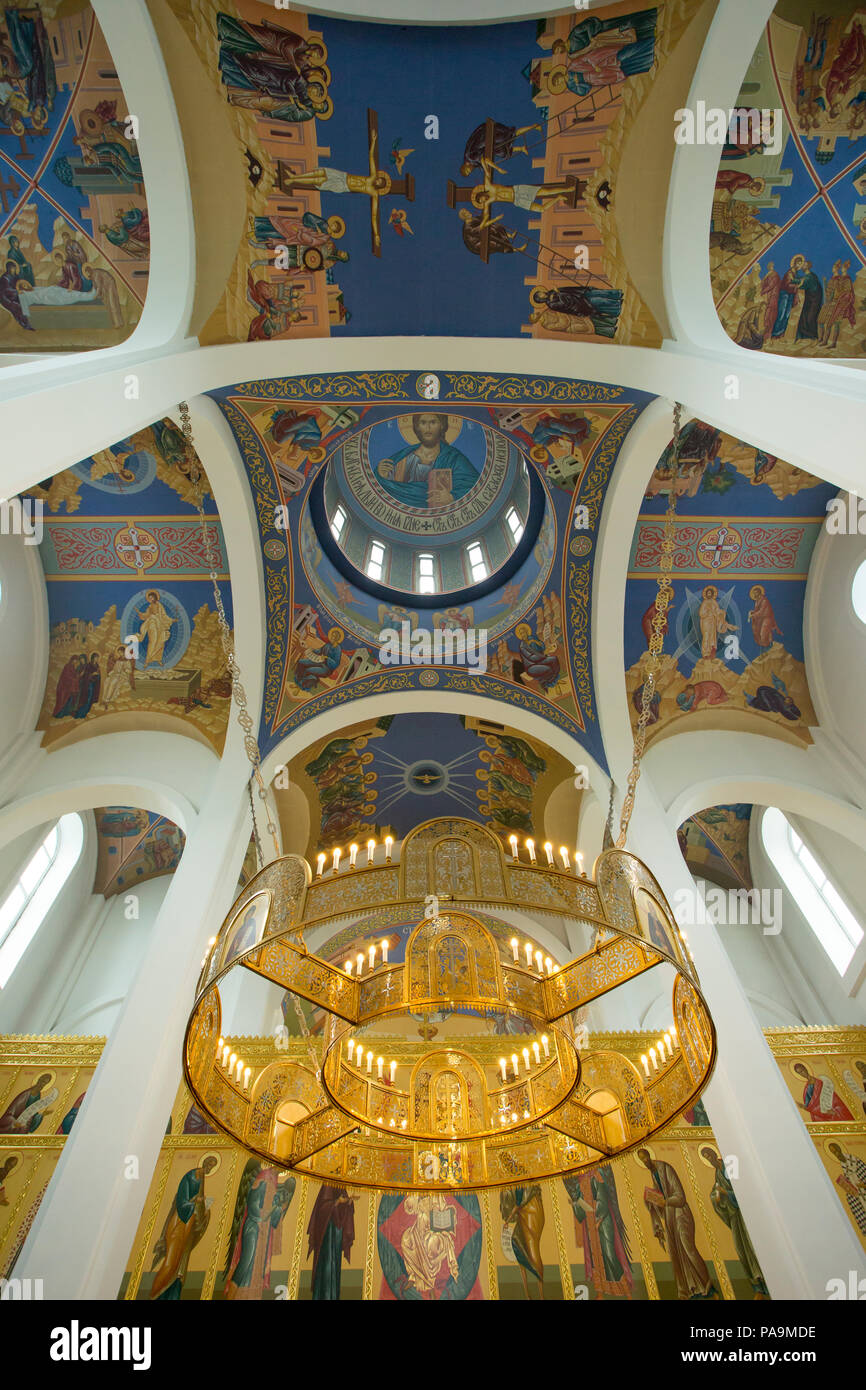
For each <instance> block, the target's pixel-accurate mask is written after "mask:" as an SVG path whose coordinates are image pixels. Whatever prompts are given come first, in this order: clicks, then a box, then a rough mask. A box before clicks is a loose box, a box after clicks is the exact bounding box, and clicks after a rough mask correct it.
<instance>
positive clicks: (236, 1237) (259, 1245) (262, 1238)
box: [223, 1158, 296, 1301]
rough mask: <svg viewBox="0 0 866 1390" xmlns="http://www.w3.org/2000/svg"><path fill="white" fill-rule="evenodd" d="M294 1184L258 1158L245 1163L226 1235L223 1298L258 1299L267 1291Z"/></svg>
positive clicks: (279, 1248)
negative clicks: (227, 1241)
mask: <svg viewBox="0 0 866 1390" xmlns="http://www.w3.org/2000/svg"><path fill="white" fill-rule="evenodd" d="M281 1178H282V1181H281ZM295 1183H296V1180H295V1177H294V1175H293V1174H292V1173H289V1174H288V1175H284V1174H281V1173H279V1172H278V1171H277V1169H276V1168H266V1167H265V1166H264V1164H263V1163H262V1162H261V1160H260V1159H258V1158H250V1159H248V1160H247V1163H246V1167H245V1168H244V1171H243V1174H242V1176H241V1180H240V1183H239V1184H238V1192H237V1199H236V1201H235V1211H234V1217H233V1218H232V1228H231V1233H230V1235H229V1243H228V1255H227V1258H226V1266H225V1291H224V1294H223V1297H224V1298H227V1299H234V1300H238V1301H241V1300H244V1301H249V1300H252V1299H261V1298H262V1296H263V1294H264V1293H265V1291H266V1290H267V1289H269V1288H270V1281H271V1262H272V1260H273V1257H274V1255H278V1254H279V1253H280V1251H281V1239H280V1234H281V1228H282V1224H283V1221H284V1220H285V1216H286V1212H287V1211H288V1209H289V1207H290V1205H291V1201H292V1197H293V1195H294V1191H295Z"/></svg>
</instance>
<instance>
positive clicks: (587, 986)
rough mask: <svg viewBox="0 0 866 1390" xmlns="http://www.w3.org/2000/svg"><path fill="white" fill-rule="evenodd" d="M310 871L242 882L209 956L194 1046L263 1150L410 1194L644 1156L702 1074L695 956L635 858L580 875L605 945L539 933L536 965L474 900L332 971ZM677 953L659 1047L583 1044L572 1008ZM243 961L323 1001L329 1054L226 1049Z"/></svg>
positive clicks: (711, 1034)
mask: <svg viewBox="0 0 866 1390" xmlns="http://www.w3.org/2000/svg"><path fill="white" fill-rule="evenodd" d="M371 872H375V871H371ZM299 873H300V865H299V861H298V860H297V859H280V860H276V861H274V862H273V863H271V864H269V865H268V866H267V867H266V868H265V869H263V870H261V872H260V873H258V874H257V875H256V876H255V878H253V879H252V880H251V882H250V883H249V884H248V885H247V886H246V888H245V889H244V891H243V893H242V894H241V896H240V898H239V899H238V901H237V902H236V903H235V905H234V907H233V908H232V910H231V912H230V913H229V915H228V917H227V918H226V920H225V922H224V923H223V926H222V928H221V929H220V932H219V934H218V936H217V937H216V938H215V940H214V942H213V944H212V946H211V948H210V951H209V954H208V956H207V958H206V960H205V962H204V965H203V968H202V973H201V976H200V979H199V985H198V989H197V994H196V1000H195V1004H194V1007H193V1010H192V1013H191V1015H190V1019H189V1022H188V1025H187V1031H186V1037H185V1041H184V1073H185V1077H186V1081H187V1085H188V1086H189V1088H190V1090H191V1092H192V1094H193V1096H194V1098H195V1102H196V1105H197V1106H198V1108H199V1109H200V1111H201V1112H202V1114H203V1115H205V1116H206V1117H207V1118H208V1119H209V1120H210V1121H211V1123H212V1124H213V1125H215V1126H216V1127H217V1128H218V1129H220V1130H222V1131H223V1132H224V1133H226V1134H228V1135H229V1136H230V1137H231V1138H232V1139H234V1140H235V1141H236V1142H237V1143H238V1144H240V1145H241V1146H242V1147H243V1148H245V1149H247V1150H248V1151H250V1152H251V1153H254V1154H257V1155H258V1156H259V1157H261V1158H263V1159H265V1160H266V1161H267V1162H269V1163H271V1164H274V1165H276V1166H278V1167H283V1168H290V1169H295V1170H297V1171H298V1172H301V1173H305V1174H308V1175H310V1176H312V1177H316V1178H319V1179H321V1180H323V1181H327V1182H332V1183H340V1184H349V1185H351V1186H354V1187H375V1188H386V1189H397V1190H401V1191H406V1190H420V1191H431V1190H441V1189H442V1188H445V1187H463V1188H467V1189H470V1188H487V1187H498V1186H506V1185H511V1184H513V1183H515V1182H521V1183H522V1182H527V1181H538V1180H540V1179H543V1178H551V1177H555V1176H562V1175H565V1174H568V1173H575V1172H579V1171H581V1170H582V1169H585V1168H589V1167H592V1166H593V1165H594V1164H597V1163H599V1162H602V1161H604V1160H605V1159H608V1158H611V1157H613V1156H615V1155H616V1154H620V1153H623V1152H626V1151H627V1150H629V1149H634V1148H635V1147H637V1146H638V1145H639V1144H640V1143H641V1142H643V1141H645V1140H647V1139H648V1138H649V1137H650V1136H651V1135H653V1134H656V1133H657V1132H658V1131H659V1130H662V1129H664V1127H665V1126H666V1125H668V1124H670V1123H671V1121H672V1120H674V1119H675V1118H676V1116H677V1115H679V1114H680V1113H681V1112H682V1111H683V1110H685V1109H687V1108H688V1107H689V1106H690V1105H693V1104H694V1102H695V1100H696V1099H697V1097H698V1096H699V1095H700V1093H701V1091H702V1090H703V1089H704V1087H705V1086H706V1084H707V1082H708V1080H709V1078H710V1076H711V1074H712V1071H713V1067H714V1065H715V1055H716V1042H715V1029H714V1026H713V1021H712V1018H711V1017H710V1013H709V1010H708V1008H707V1005H706V1003H705V1001H704V998H703V995H702V993H701V990H700V986H699V983H698V979H697V974H696V972H695V967H694V963H693V962H692V960H691V956H690V954H689V952H688V949H687V947H686V944H685V941H684V939H683V937H682V935H681V933H680V930H679V928H678V926H677V923H676V921H675V919H674V916H673V914H672V912H671V911H670V908H669V907H668V904H667V902H666V900H665V898H664V895H663V894H662V892H661V889H660V888H659V886H658V884H657V883H656V881H655V879H654V877H653V875H652V874H651V873H650V872H649V870H648V869H647V868H646V866H645V865H644V864H643V863H641V861H640V860H639V859H637V858H635V857H634V856H633V855H631V854H629V853H627V852H626V851H624V850H620V849H609V850H606V851H605V852H604V853H603V854H601V855H600V856H599V858H598V860H597V861H596V865H595V883H594V885H593V884H591V883H590V882H589V881H588V880H583V882H585V883H586V884H587V887H588V888H593V887H594V890H595V896H596V900H597V903H598V909H597V912H596V913H593V914H583V915H582V920H583V921H584V922H585V924H586V925H587V926H588V927H589V928H590V929H593V930H594V934H595V939H594V943H593V947H592V949H591V950H589V951H588V952H586V954H584V955H582V956H580V957H579V958H577V959H576V960H573V961H570V962H569V963H568V964H566V965H562V966H559V965H554V964H553V963H552V962H551V961H549V960H546V961H545V960H543V959H542V958H541V955H540V953H537V952H536V953H535V954H534V955H533V954H531V953H530V950H529V946H528V945H527V954H526V958H525V959H524V956H523V953H522V950H521V948H520V943H519V942H518V941H517V940H516V939H515V940H514V941H513V942H511V943H510V944H508V945H506V946H503V944H502V943H500V942H497V940H496V939H495V938H494V936H493V935H492V934H491V933H490V932H489V931H488V930H487V928H486V927H485V926H483V925H482V923H481V922H479V921H478V920H477V919H476V918H475V917H473V916H471V915H470V914H469V913H467V912H465V911H462V910H454V911H450V910H441V911H440V912H439V914H438V915H437V916H434V917H425V918H423V919H422V920H421V921H420V922H419V923H418V925H417V926H416V927H415V929H414V930H413V931H412V933H411V935H410V937H409V939H408V942H407V945H406V952H405V959H404V960H403V961H401V962H390V961H389V960H388V951H387V949H385V950H383V951H382V952H381V956H382V958H381V960H380V961H379V962H378V964H377V963H376V960H375V956H376V948H375V947H373V948H371V952H370V959H369V961H368V960H367V959H366V958H365V957H364V956H361V957H359V958H358V960H357V964H355V963H354V962H352V961H347V962H345V964H344V965H342V966H339V965H335V964H332V963H331V962H329V961H326V960H323V959H321V958H320V957H319V956H317V955H315V954H313V953H312V952H310V951H308V950H307V948H306V946H305V944H304V941H303V938H302V935H301V928H300V926H299V925H296V924H294V917H295V903H296V901H297V898H298V894H299V891H300V886H301V885H299V883H298V882H297V879H298V875H299ZM664 964H667V965H668V966H671V967H673V970H674V972H675V974H674V982H673V998H672V1014H673V1026H672V1027H671V1029H670V1030H669V1033H668V1034H666V1035H665V1039H666V1043H665V1042H662V1044H661V1046H660V1047H659V1048H658V1051H656V1050H655V1049H650V1052H651V1058H646V1057H644V1058H642V1059H641V1063H642V1065H641V1067H638V1066H635V1064H634V1063H633V1062H631V1061H630V1060H629V1059H628V1058H627V1057H625V1056H624V1055H623V1054H621V1053H618V1052H612V1051H609V1050H598V1051H594V1050H592V1049H591V1048H590V1047H589V1046H587V1045H586V1039H585V1038H584V1037H583V1036H582V1033H581V1030H580V1029H577V1028H576V1027H575V1024H574V1021H573V1015H574V1013H575V1011H576V1010H578V1009H580V1008H581V1007H583V1006H584V1005H586V1004H588V1003H590V1002H591V1001H592V1000H594V999H598V998H599V997H600V996H601V995H603V994H606V993H608V992H609V991H611V990H614V989H617V988H619V987H621V986H623V985H625V984H626V983H627V982H628V981H630V980H633V979H636V978H637V977H638V976H639V975H642V974H644V973H645V972H646V971H648V970H652V969H654V968H656V967H658V966H660V965H664ZM238 969H240V970H245V971H248V972H252V973H253V974H255V975H258V976H259V977H262V978H264V979H265V980H268V981H270V982H272V983H274V984H276V985H279V986H280V987H281V988H282V989H284V990H286V991H288V992H289V993H290V994H291V995H295V996H297V999H300V1000H306V1001H307V1002H308V1004H311V1005H313V1006H314V1007H315V1008H316V1009H319V1010H321V1011H322V1013H323V1015H324V1028H323V1031H322V1034H321V1055H318V1054H317V1053H316V1052H315V1050H314V1048H313V1047H312V1046H311V1049H310V1050H311V1053H312V1054H313V1056H312V1060H311V1061H310V1062H309V1063H308V1062H306V1061H297V1060H293V1059H289V1058H288V1057H285V1056H283V1055H280V1054H279V1050H277V1055H276V1057H275V1060H274V1061H272V1062H268V1063H267V1064H266V1065H264V1066H263V1067H261V1069H258V1070H257V1073H256V1074H255V1075H253V1074H252V1069H251V1068H250V1067H244V1064H243V1060H242V1059H239V1058H237V1057H236V1056H235V1055H234V1054H230V1048H229V1045H228V1044H226V1043H225V1042H224V1041H223V1038H222V1008H221V998H220V986H221V984H222V982H223V980H224V979H225V978H226V977H227V975H228V974H229V973H230V972H231V971H234V970H238ZM359 972H360V973H359ZM365 972H366V973H365ZM297 999H296V1001H295V1002H297ZM298 1012H299V1011H298ZM455 1014H456V1015H458V1016H463V1015H469V1016H475V1017H477V1016H478V1015H481V1016H482V1017H483V1016H485V1015H486V1016H490V1015H492V1014H498V1015H502V1014H504V1015H507V1016H509V1017H510V1018H511V1020H512V1022H513V1023H514V1026H515V1027H516V1028H517V1030H518V1031H517V1032H511V1033H509V1035H508V1036H507V1038H505V1039H503V1042H502V1046H503V1048H504V1049H506V1055H504V1056H502V1057H499V1058H498V1059H497V1058H495V1057H493V1056H492V1054H491V1051H490V1045H489V1039H488V1038H483V1035H481V1034H475V1035H473V1034H472V1033H471V1031H470V1032H469V1033H468V1034H467V1033H464V1034H462V1035H461V1037H460V1039H459V1041H455V1042H454V1045H453V1046H452V1045H450V1043H449V1041H448V1039H447V1038H445V1039H439V1038H438V1027H437V1025H438V1024H440V1023H441V1021H442V1019H443V1018H444V1017H451V1016H453V1015H455ZM415 1024H417V1025H418V1028H417V1034H416V1038H415V1041H413V1043H412V1046H411V1047H407V1046H406V1044H407V1042H408V1040H409V1034H408V1033H407V1032H406V1031H405V1029H406V1028H407V1026H414V1025H415ZM401 1028H402V1029H403V1031H402V1032H401V1031H400V1030H401ZM386 1029H387V1031H386ZM520 1029H522V1030H523V1033H522V1034H521V1033H520V1031H519V1030H520ZM418 1034H420V1036H421V1037H422V1038H424V1039H425V1046H424V1047H423V1048H421V1049H420V1052H419V1047H418V1043H417V1035H418ZM434 1038H435V1039H436V1041H435V1042H434ZM482 1041H483V1043H484V1044H485V1045H484V1046H481V1045H480V1044H481V1043H482ZM511 1048H514V1049H515V1050H514V1051H510V1049H511ZM401 1053H402V1055H401Z"/></svg>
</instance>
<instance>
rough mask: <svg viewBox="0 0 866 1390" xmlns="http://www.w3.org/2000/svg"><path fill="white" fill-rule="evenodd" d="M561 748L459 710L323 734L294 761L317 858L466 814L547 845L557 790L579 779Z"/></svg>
mask: <svg viewBox="0 0 866 1390" xmlns="http://www.w3.org/2000/svg"><path fill="white" fill-rule="evenodd" d="M573 775H574V774H573V767H572V765H571V764H570V763H568V762H566V760H565V759H564V758H562V757H561V756H560V755H559V754H558V753H555V752H554V751H553V750H552V749H550V748H548V747H546V746H543V745H541V744H540V743H539V742H538V741H537V740H535V739H528V738H526V737H525V736H523V735H522V734H518V733H516V732H515V731H514V730H512V729H508V728H504V727H502V726H501V725H493V724H491V723H489V722H487V721H485V722H481V721H479V720H477V719H473V718H467V717H466V716H464V715H457V714H435V713H423V714H422V713H413V714H396V715H390V716H385V717H384V718H381V719H377V720H371V721H368V722H367V723H361V724H354V725H352V726H351V727H350V728H347V729H342V730H341V731H340V732H339V734H336V735H334V736H332V737H329V738H325V739H320V740H319V741H318V742H317V743H316V744H314V745H313V746H312V747H311V748H310V749H308V750H307V751H306V752H304V753H302V754H299V755H298V757H297V758H295V759H293V761H292V763H291V764H290V766H289V777H290V781H291V782H292V783H293V784H295V785H297V786H299V787H300V788H301V790H302V792H303V793H304V795H305V797H306V798H307V801H308V803H309V806H310V838H309V842H308V846H307V855H308V858H309V859H310V862H312V861H313V859H314V857H315V855H316V854H317V853H318V852H319V851H320V850H324V852H325V853H326V854H327V853H328V852H329V851H330V850H331V849H333V848H334V847H335V846H337V845H340V846H342V845H345V844H348V843H349V842H350V841H352V840H354V841H356V842H357V843H358V844H359V845H360V846H361V854H362V858H363V853H364V849H363V846H364V845H365V843H366V841H367V840H368V839H369V838H371V837H372V838H374V839H376V840H377V841H381V840H382V838H383V836H384V835H385V834H388V833H390V834H392V835H393V836H394V838H395V840H401V839H402V838H403V837H404V836H405V835H406V834H408V832H409V831H410V830H413V829H414V828H415V827H416V826H418V825H421V824H423V823H424V822H425V821H428V820H433V819H436V818H438V817H441V816H444V817H449V816H458V817H462V818H463V819H466V820H474V821H478V822H480V823H481V824H483V825H487V826H489V827H490V828H491V829H493V830H494V831H496V833H497V834H499V835H500V837H501V838H502V839H503V841H505V840H507V838H508V835H509V834H511V833H516V834H517V835H518V836H519V838H520V840H521V843H522V842H523V839H524V837H525V836H527V835H534V836H536V838H537V839H538V840H539V842H540V841H541V839H543V828H544V808H545V805H546V802H547V799H548V797H549V796H550V795H551V793H552V792H553V791H554V790H555V788H556V787H558V786H559V785H560V784H561V783H562V782H563V781H565V780H573Z"/></svg>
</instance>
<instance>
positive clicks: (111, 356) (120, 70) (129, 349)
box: [0, 0, 195, 477]
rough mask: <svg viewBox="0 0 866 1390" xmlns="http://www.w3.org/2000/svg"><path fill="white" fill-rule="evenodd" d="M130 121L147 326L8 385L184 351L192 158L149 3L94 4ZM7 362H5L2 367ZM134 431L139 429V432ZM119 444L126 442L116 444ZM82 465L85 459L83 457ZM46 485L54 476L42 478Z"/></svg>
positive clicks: (20, 364)
mask: <svg viewBox="0 0 866 1390" xmlns="http://www.w3.org/2000/svg"><path fill="white" fill-rule="evenodd" d="M91 2H92V5H93V10H94V13H95V15H96V18H97V20H98V22H99V26H100V28H101V29H102V32H103V34H104V36H105V41H106V43H107V44H108V49H109V52H110V53H111V58H112V62H113V63H114V66H115V68H116V70H117V75H118V78H119V79H120V85H121V87H122V89H123V95H124V97H125V99H126V102H127V105H128V108H129V112H130V114H131V115H135V116H138V118H139V136H138V141H137V143H138V150H139V155H140V157H141V167H142V174H143V181H144V187H145V193H146V196H147V210H148V216H149V219H150V274H149V277H148V287H147V294H146V296H145V301H144V306H143V308H142V311H141V318H140V319H139V321H138V323H137V324H136V326H135V328H134V330H133V332H132V333H131V334H130V336H129V337H128V338H127V339H126V341H125V342H123V343H119V344H118V345H117V346H116V347H113V348H99V349H96V350H95V351H93V352H87V351H83V352H80V353H50V354H47V355H40V356H39V357H38V358H37V359H36V360H33V359H23V360H22V359H21V358H19V357H17V356H14V357H13V356H12V355H10V357H9V358H7V360H11V361H13V362H14V365H11V366H7V367H6V368H5V371H4V372H3V376H4V378H5V377H7V375H8V377H9V378H10V379H13V378H17V379H19V380H20V381H21V382H25V383H26V382H28V381H31V380H33V379H34V378H38V379H48V380H52V379H54V378H55V377H57V376H58V375H60V374H67V373H70V374H71V375H72V376H73V377H74V376H76V375H78V374H79V373H81V374H83V375H84V376H89V375H90V374H91V373H92V372H93V370H94V368H96V369H97V370H99V369H100V368H103V369H104V368H105V366H106V365H109V366H110V365H111V364H112V363H113V362H114V361H116V360H117V359H118V358H120V359H126V358H129V357H130V356H138V355H140V354H142V353H148V352H153V351H162V350H164V349H165V348H167V347H168V348H172V347H177V346H179V345H180V344H181V343H182V342H183V341H184V339H185V336H186V331H187V326H188V324H189V320H190V314H191V311H192V302H193V295H194V292H195V224H194V222H193V212H192V199H191V197H190V190H189V178H188V175H187V167H186V151H185V149H184V144H183V137H182V135H181V130H180V122H179V121H178V117H177V109H176V107H175V103H174V96H173V94H172V90H171V83H170V82H169V78H168V72H167V70H166V67H165V63H164V61H163V57H162V50H161V49H160V46H159V41H158V40H157V37H156V32H155V30H154V27H153V24H152V22H151V19H150V15H149V14H148V10H147V4H146V0H124V3H123V4H118V3H117V0H91ZM3 362H4V357H3V356H2V355H0V367H2V365H3ZM133 428H136V427H135V426H134V427H133ZM116 437H117V438H118V439H119V438H122V435H117V436H116ZM83 457H86V455H84V456H83ZM42 476H43V477H47V476H48V475H47V474H43V475H42Z"/></svg>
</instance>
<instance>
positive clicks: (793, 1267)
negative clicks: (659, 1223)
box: [627, 773, 866, 1299]
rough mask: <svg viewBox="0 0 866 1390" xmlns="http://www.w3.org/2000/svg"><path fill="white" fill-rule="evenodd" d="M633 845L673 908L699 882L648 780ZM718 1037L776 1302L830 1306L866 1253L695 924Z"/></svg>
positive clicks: (712, 942)
mask: <svg viewBox="0 0 866 1390" xmlns="http://www.w3.org/2000/svg"><path fill="white" fill-rule="evenodd" d="M627 848H628V849H629V850H631V852H632V853H634V854H636V855H638V856H639V858H641V859H643V860H644V862H645V863H646V865H647V867H648V868H650V869H651V870H652V872H653V873H654V874H655V876H656V878H657V879H658V881H659V884H660V885H661V887H662V889H663V890H664V892H665V894H666V896H667V898H668V901H669V903H670V905H671V907H672V908H673V907H674V905H675V901H676V896H675V895H676V893H677V890H679V889H686V890H688V891H689V892H690V893H691V894H693V895H694V893H695V892H696V889H695V885H694V882H693V879H692V876H691V874H690V873H689V871H688V869H687V867H686V864H685V861H684V860H683V857H682V853H681V851H680V848H679V845H678V843H677V839H676V834H675V831H674V830H673V829H672V828H671V826H670V825H669V823H668V819H667V816H666V814H665V811H664V808H663V807H662V805H661V803H660V802H659V801H658V799H657V798H656V795H655V792H654V790H653V788H652V785H651V783H650V781H649V778H648V777H647V776H646V773H644V775H643V776H642V777H641V780H640V783H639V788H638V793H637V801H636V805H635V812H634V815H633V816H632V820H631V825H630V827H629V836H628V845H627ZM685 930H686V933H687V935H688V939H689V946H690V947H691V950H692V952H693V955H694V959H695V964H696V965H697V968H698V974H699V976H700V981H701V988H702V990H703V992H704V994H705V996H706V999H707V1002H708V1004H709V1006H710V1012H711V1013H712V1015H713V1020H714V1022H715V1025H716V1031H717V1034H718V1062H717V1064H716V1070H715V1073H714V1076H713V1079H712V1081H711V1083H710V1085H709V1087H708V1088H707V1091H706V1104H707V1112H708V1114H709V1116H710V1119H711V1121H712V1125H713V1129H714V1131H715V1135H716V1138H717V1140H718V1142H719V1148H720V1151H721V1153H722V1155H723V1157H727V1156H729V1155H734V1156H736V1159H737V1165H738V1169H739V1173H738V1176H737V1177H736V1178H734V1177H733V1174H732V1175H731V1176H732V1180H733V1183H734V1188H735V1189H736V1193H737V1198H738V1200H739V1202H740V1205H741V1207H742V1209H743V1214H744V1216H745V1218H746V1224H747V1226H748V1228H749V1234H750V1236H751V1237H752V1241H753V1244H754V1247H755V1252H756V1254H757V1256H758V1259H759V1260H760V1263H761V1268H762V1269H763V1272H764V1277H765V1279H766V1280H767V1285H768V1287H769V1290H770V1294H771V1296H772V1297H773V1298H774V1299H778V1298H798V1299H825V1298H826V1297H827V1281H828V1280H829V1279H837V1278H842V1279H844V1280H846V1282H847V1279H848V1275H849V1271H850V1270H852V1269H853V1270H856V1271H857V1275H858V1278H862V1277H863V1276H864V1275H866V1252H864V1250H863V1247H862V1246H861V1244H860V1242H859V1240H858V1239H857V1236H856V1235H855V1233H854V1228H853V1226H852V1225H851V1222H850V1221H849V1218H848V1214H847V1212H846V1211H845V1209H844V1207H843V1205H842V1203H841V1201H840V1200H839V1197H838V1196H837V1193H836V1191H835V1189H834V1186H833V1183H832V1181H831V1179H830V1177H829V1176H828V1174H827V1171H826V1169H825V1168H824V1165H823V1163H822V1162H821V1159H820V1157H819V1155H818V1152H817V1149H816V1147H815V1144H814V1141H813V1140H812V1138H811V1136H810V1134H809V1132H808V1130H807V1128H806V1126H805V1124H804V1123H803V1121H802V1119H801V1118H800V1114H799V1112H798V1110H797V1106H796V1104H795V1102H794V1100H793V1097H792V1096H791V1093H790V1091H789V1090H788V1087H787V1085H786V1083H785V1080H784V1077H783V1076H782V1073H781V1071H780V1069H779V1066H778V1064H777V1062H776V1061H775V1059H774V1058H773V1055H772V1053H771V1052H770V1049H769V1047H768V1045H767V1042H766V1039H765V1038H764V1035H763V1032H762V1030H761V1026H760V1024H759V1023H758V1020H757V1019H756V1017H755V1015H754V1013H753V1011H752V1007H751V1005H750V1003H749V1001H748V999H747V998H746V994H745V992H744V990H743V987H742V984H741V983H740V979H739V977H738V975H737V973H736V971H735V969H734V967H733V965H732V963H731V961H730V959H729V957H728V954H727V952H726V950H725V948H724V945H723V944H722V940H721V937H720V936H719V933H718V932H717V930H716V928H715V926H714V925H713V924H712V923H704V924H696V925H686V926H685Z"/></svg>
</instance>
